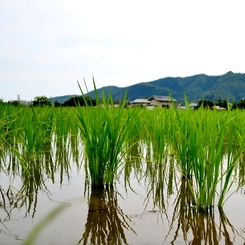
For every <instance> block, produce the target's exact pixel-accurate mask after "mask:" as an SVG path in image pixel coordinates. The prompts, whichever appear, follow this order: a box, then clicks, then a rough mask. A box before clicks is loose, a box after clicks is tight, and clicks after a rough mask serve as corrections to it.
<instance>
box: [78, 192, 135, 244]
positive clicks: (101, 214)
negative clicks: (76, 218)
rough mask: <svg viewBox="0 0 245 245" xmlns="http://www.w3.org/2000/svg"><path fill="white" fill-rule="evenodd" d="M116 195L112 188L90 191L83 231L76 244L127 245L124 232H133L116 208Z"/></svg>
mask: <svg viewBox="0 0 245 245" xmlns="http://www.w3.org/2000/svg"><path fill="white" fill-rule="evenodd" d="M117 195H118V193H117V192H115V191H114V190H113V189H112V188H106V189H104V190H100V189H92V192H91V196H90V199H89V211H88V216H87V222H86V225H85V230H84V233H83V236H82V238H81V240H80V241H79V242H78V243H77V244H93V245H97V244H101V245H107V244H128V243H127V238H126V236H125V233H124V231H125V230H131V231H132V232H133V233H135V231H134V230H133V228H132V227H131V226H130V222H131V220H130V218H129V217H128V216H127V215H125V214H124V213H123V210H122V209H121V208H120V207H119V206H118V203H117Z"/></svg>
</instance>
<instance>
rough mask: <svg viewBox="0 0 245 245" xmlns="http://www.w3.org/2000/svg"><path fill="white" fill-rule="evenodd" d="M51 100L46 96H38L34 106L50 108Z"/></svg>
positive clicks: (33, 103) (33, 102)
mask: <svg viewBox="0 0 245 245" xmlns="http://www.w3.org/2000/svg"><path fill="white" fill-rule="evenodd" d="M50 105H51V103H50V99H49V98H47V97H46V96H36V97H35V98H34V100H33V101H32V106H41V107H43V106H50Z"/></svg>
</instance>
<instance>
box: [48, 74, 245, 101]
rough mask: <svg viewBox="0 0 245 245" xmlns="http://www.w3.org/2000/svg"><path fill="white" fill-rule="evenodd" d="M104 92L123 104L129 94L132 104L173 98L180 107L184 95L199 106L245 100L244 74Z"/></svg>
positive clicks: (166, 81)
mask: <svg viewBox="0 0 245 245" xmlns="http://www.w3.org/2000/svg"><path fill="white" fill-rule="evenodd" d="M102 90H103V91H104V93H105V94H106V95H108V94H109V93H111V95H112V97H113V99H114V100H115V101H118V100H122V99H123V97H124V95H125V93H126V91H127V92H128V99H129V101H133V100H135V99H137V98H149V97H151V96H152V95H162V96H164V95H169V94H171V95H172V96H173V98H174V99H176V100H177V101H178V102H179V103H183V102H184V95H186V96H187V98H188V100H189V101H191V102H197V101H198V100H200V99H207V100H212V101H217V100H218V99H222V100H228V101H231V102H232V101H236V102H238V101H240V100H241V99H242V98H244V97H245V74H243V73H233V72H231V71H229V72H227V73H226V74H224V75H220V76H208V75H205V74H199V75H194V76H190V77H166V78H161V79H158V80H155V81H150V82H142V83H138V84H134V85H131V86H128V87H116V86H106V87H102V88H98V89H97V91H98V94H99V96H101V93H102ZM74 96H76V95H70V96H69V95H66V96H60V97H54V98H51V101H55V100H56V101H58V102H60V103H64V99H66V100H67V99H69V98H71V97H74ZM77 96H78V95H77ZM90 96H91V97H92V98H94V97H95V93H94V91H91V92H90Z"/></svg>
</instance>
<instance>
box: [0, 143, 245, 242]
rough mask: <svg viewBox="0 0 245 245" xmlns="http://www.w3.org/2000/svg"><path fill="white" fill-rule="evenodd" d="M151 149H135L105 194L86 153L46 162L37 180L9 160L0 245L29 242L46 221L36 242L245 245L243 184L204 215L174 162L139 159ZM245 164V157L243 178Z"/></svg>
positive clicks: (2, 179)
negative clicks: (95, 185) (94, 184)
mask: <svg viewBox="0 0 245 245" xmlns="http://www.w3.org/2000/svg"><path fill="white" fill-rule="evenodd" d="M145 147H146V146H144V148H145ZM144 151H145V149H142V148H141V149H140V147H135V149H134V152H133V153H132V155H130V161H129V160H125V161H126V163H125V164H126V165H125V166H126V168H125V169H122V170H121V171H122V172H121V173H120V174H119V175H118V176H119V177H118V178H117V179H116V180H115V184H114V187H113V188H111V187H108V188H105V189H103V190H101V189H91V188H90V185H89V183H88V179H87V178H88V176H87V173H86V171H85V169H84V159H83V156H82V154H80V155H78V156H77V158H73V157H70V155H71V154H70V153H69V152H66V153H65V152H63V153H62V154H61V155H60V157H57V156H56V159H53V160H52V161H54V162H57V160H59V163H58V164H59V166H57V167H56V169H50V168H49V167H48V165H47V166H46V168H45V164H43V165H42V166H40V169H36V170H35V171H36V174H37V175H35V172H34V175H33V176H32V177H31V178H30V177H29V176H25V174H23V173H22V172H19V170H18V167H17V165H14V162H15V161H14V159H13V158H12V157H11V156H10V155H6V159H5V160H6V161H9V162H10V163H11V164H9V165H8V168H7V167H6V168H2V169H1V172H0V183H1V187H0V188H1V193H0V221H1V222H0V244H1V245H7V244H8V245H10V244H11V245H15V244H16V245H17V244H23V243H24V241H25V240H26V238H27V237H28V235H29V234H30V233H31V232H32V231H33V229H34V228H36V227H37V226H38V224H40V222H41V221H44V220H46V219H47V217H49V218H50V220H48V221H47V220H46V221H47V222H46V223H45V224H44V227H43V229H42V230H39V231H38V233H37V238H36V240H35V241H34V242H33V244H40V245H41V244H59V245H61V244H64V245H67V244H105V245H108V244H130V245H156V244H159V245H160V244H175V245H177V244H178V245H179V244H181V245H182V244H244V243H245V212H244V205H245V199H244V188H243V187H240V188H238V190H237V188H236V187H235V186H236V184H234V185H233V188H231V189H230V191H229V195H230V194H232V195H231V197H230V198H228V199H227V201H226V203H225V205H224V207H223V208H222V209H219V208H218V207H214V208H213V209H212V210H211V209H210V211H209V212H199V211H197V210H196V209H195V207H194V204H193V200H192V197H191V194H190V190H189V188H188V185H189V184H188V181H187V180H186V179H185V178H183V177H182V176H181V174H180V173H179V171H178V170H177V169H175V167H174V166H175V164H174V161H175V159H174V157H173V156H171V155H169V156H168V158H167V160H166V161H167V162H166V164H163V165H156V164H153V163H152V161H146V160H142V159H143V158H138V157H137V158H136V157H135V156H139V154H140V152H141V153H142V152H144ZM60 152H62V150H61V151H60ZM80 152H82V149H81V151H80ZM143 154H146V155H147V154H148V156H146V157H145V158H144V159H146V158H147V157H150V156H149V154H150V153H149V152H145V153H143ZM47 159H49V160H51V158H47ZM244 164H245V162H243V160H242V159H241V160H240V165H239V166H240V168H241V169H240V170H239V169H237V172H236V173H238V172H239V174H241V173H242V172H243V167H241V166H243V165H244ZM54 165H55V164H54ZM10 167H11V169H10ZM240 177H242V176H240ZM229 195H228V196H229ZM61 206H62V207H64V209H62V211H59V212H58V214H57V215H56V216H55V217H53V216H52V214H51V213H52V211H54V210H57V208H59V207H61Z"/></svg>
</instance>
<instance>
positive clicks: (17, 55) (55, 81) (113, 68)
mask: <svg viewBox="0 0 245 245" xmlns="http://www.w3.org/2000/svg"><path fill="white" fill-rule="evenodd" d="M244 4H245V3H244V0H235V1H231V0H230V1H227V0H205V1H201V0H185V1H183V0H171V1H170V0H151V1H149V0H148V1H145V0H130V1H129V0H124V1H116V0H114V1H112V0H103V1H101V0H100V1H99V0H97V1H96V0H94V1H93V0H90V1H85V0H84V1H83V0H79V1H78V0H52V1H50V0H21V1H20V0H0V99H3V100H4V101H9V100H16V99H17V96H18V95H19V96H20V98H21V100H28V101H30V100H33V99H34V98H35V97H36V96H46V97H56V96H63V95H74V94H77V95H79V94H81V92H80V90H79V86H78V82H79V83H80V84H81V87H82V89H83V90H84V91H85V92H86V86H85V83H84V81H85V82H86V85H87V89H88V91H91V90H93V82H92V80H93V77H94V80H95V84H96V87H97V88H101V87H104V86H109V85H114V86H118V87H127V86H130V85H133V84H137V83H141V82H150V81H154V80H157V79H159V78H164V77H187V76H192V75H196V74H207V75H223V74H225V73H227V72H228V71H232V72H235V73H245V65H244V60H243V59H244V57H245V35H244V23H245V15H244Z"/></svg>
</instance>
